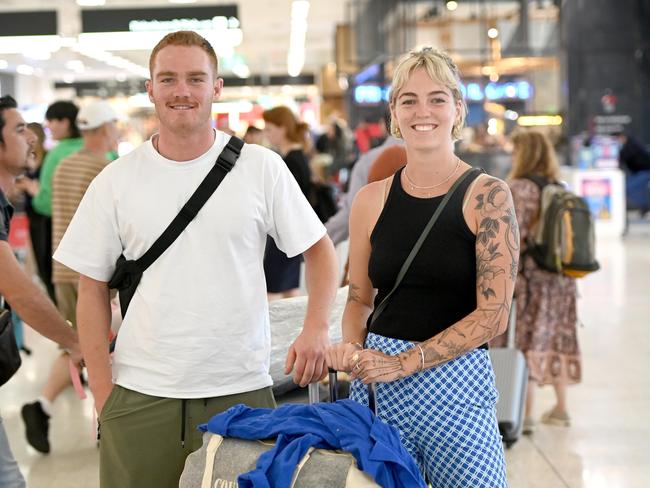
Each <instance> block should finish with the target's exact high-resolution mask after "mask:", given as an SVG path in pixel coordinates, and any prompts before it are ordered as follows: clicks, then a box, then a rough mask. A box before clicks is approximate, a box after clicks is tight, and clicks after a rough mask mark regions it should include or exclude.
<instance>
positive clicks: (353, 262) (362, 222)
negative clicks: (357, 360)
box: [327, 181, 385, 372]
mask: <svg viewBox="0 0 650 488" xmlns="http://www.w3.org/2000/svg"><path fill="white" fill-rule="evenodd" d="M384 184H385V182H383V181H381V182H377V183H371V184H370V185H367V186H365V187H363V188H362V189H361V190H360V191H359V193H358V194H357V196H356V197H355V199H354V202H353V203H352V209H351V211H350V251H349V252H350V285H349V287H350V288H349V292H348V301H347V303H346V305H345V310H344V312H343V320H342V329H343V341H342V342H341V343H340V344H334V345H333V346H331V347H330V350H329V351H328V355H327V362H328V366H329V367H330V368H334V369H336V370H338V371H348V372H349V371H350V370H351V368H352V366H353V364H350V362H351V358H352V356H353V355H354V354H355V352H357V351H358V350H360V349H362V347H363V343H364V341H365V338H366V335H367V334H368V331H367V329H366V322H367V320H368V317H369V316H370V314H371V313H372V310H373V301H374V299H375V295H376V293H377V291H376V290H375V289H374V288H373V286H372V283H371V281H370V277H369V276H368V261H369V259H370V234H371V233H372V230H373V229H374V227H375V224H376V222H377V219H378V217H379V214H380V213H381V208H382V206H383V200H382V198H383V187H384Z"/></svg>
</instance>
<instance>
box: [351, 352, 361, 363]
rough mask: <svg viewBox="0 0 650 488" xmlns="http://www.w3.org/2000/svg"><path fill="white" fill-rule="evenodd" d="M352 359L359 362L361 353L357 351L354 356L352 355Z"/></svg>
mask: <svg viewBox="0 0 650 488" xmlns="http://www.w3.org/2000/svg"><path fill="white" fill-rule="evenodd" d="M352 361H354V362H355V363H358V362H359V354H358V353H355V354H354V356H352Z"/></svg>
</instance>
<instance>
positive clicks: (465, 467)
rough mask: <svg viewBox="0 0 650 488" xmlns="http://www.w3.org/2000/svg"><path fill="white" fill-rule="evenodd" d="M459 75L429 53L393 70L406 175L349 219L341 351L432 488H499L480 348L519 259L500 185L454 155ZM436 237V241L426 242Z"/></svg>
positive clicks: (335, 353)
mask: <svg viewBox="0 0 650 488" xmlns="http://www.w3.org/2000/svg"><path fill="white" fill-rule="evenodd" d="M460 86H461V85H460V79H459V73H458V68H457V67H456V65H455V63H454V62H453V60H452V59H451V58H450V57H449V56H448V55H447V54H446V53H444V52H442V51H439V50H437V49H435V48H431V47H425V48H422V49H421V50H417V51H412V52H411V53H409V54H408V55H407V56H405V57H404V59H402V60H401V61H400V62H399V64H398V65H397V66H396V67H395V71H394V73H393V83H392V87H391V95H390V108H391V114H392V117H391V133H392V135H393V136H395V137H397V138H401V139H403V140H404V143H405V144H404V147H405V148H406V158H405V162H406V166H404V167H403V168H401V169H399V170H398V171H397V172H396V173H395V175H394V176H390V177H388V178H385V179H383V180H380V181H376V182H373V183H369V184H368V185H366V186H365V187H363V188H362V189H361V190H360V191H359V193H358V194H357V196H356V198H355V200H354V203H353V205H352V211H351V214H350V285H349V286H350V288H349V297H348V302H347V304H346V307H345V311H344V314H343V320H342V329H343V341H342V342H341V343H339V344H336V345H333V346H332V347H331V348H330V350H329V352H328V355H327V360H328V365H329V366H330V367H333V368H334V369H337V370H339V371H346V372H350V373H351V374H352V377H353V378H354V381H353V383H352V386H351V391H350V398H351V399H352V400H355V401H358V402H360V403H362V404H368V403H369V395H368V388H367V384H370V383H374V384H375V386H376V390H377V394H376V407H377V415H378V416H379V418H380V419H381V420H383V421H385V422H386V423H388V424H389V425H392V426H393V427H395V428H397V429H398V430H399V432H400V439H401V441H402V443H403V444H404V446H405V447H406V449H407V450H408V451H409V453H410V454H411V455H412V456H413V458H414V459H415V461H416V463H417V464H418V466H419V467H420V470H421V471H422V473H426V475H427V477H428V479H429V482H430V483H431V486H435V487H437V488H458V487H464V486H489V487H491V488H504V487H506V486H507V480H506V473H505V461H504V455H503V445H502V442H501V436H500V435H499V430H498V425H497V419H496V401H497V396H498V394H497V391H496V388H495V384H494V372H493V370H492V364H491V363H490V359H489V356H488V351H487V342H488V341H489V340H490V339H492V338H493V337H495V336H497V335H499V334H501V333H502V332H503V331H504V330H505V329H506V327H507V324H508V316H509V313H510V306H511V300H512V291H513V288H514V282H515V278H516V270H517V260H518V258H519V239H518V233H517V221H516V218H515V216H514V208H513V205H512V199H511V197H510V191H509V189H508V186H507V185H506V184H505V183H504V182H503V181H501V180H499V179H497V178H493V177H491V176H488V175H486V174H482V173H481V172H480V171H479V170H478V169H474V168H472V167H471V166H470V165H469V164H467V163H465V162H463V161H461V160H460V158H459V157H458V156H456V154H455V153H454V141H455V140H457V139H458V138H459V137H460V133H461V130H462V128H463V123H464V120H465V114H466V113H467V112H466V106H465V103H464V101H463V96H462V94H461V90H460ZM429 231H430V232H429Z"/></svg>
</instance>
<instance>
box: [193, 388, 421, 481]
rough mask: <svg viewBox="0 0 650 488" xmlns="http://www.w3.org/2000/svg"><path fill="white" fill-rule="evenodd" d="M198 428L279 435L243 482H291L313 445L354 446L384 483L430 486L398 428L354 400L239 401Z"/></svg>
mask: <svg viewBox="0 0 650 488" xmlns="http://www.w3.org/2000/svg"><path fill="white" fill-rule="evenodd" d="M198 428H199V430H201V431H203V432H205V431H210V432H212V433H215V434H219V435H222V436H224V437H237V438H239V439H248V440H257V439H269V438H277V441H276V444H275V447H274V448H273V449H271V450H269V451H267V452H265V453H264V454H262V455H261V456H260V457H259V458H258V460H257V466H256V468H255V469H254V470H253V471H250V472H248V473H244V474H241V475H240V476H239V478H238V480H237V482H238V483H239V486H240V487H242V488H249V487H250V488H272V487H273V488H288V487H289V486H290V484H291V478H292V476H293V472H294V470H295V467H296V465H297V464H298V463H299V462H300V460H301V459H302V458H303V456H304V455H305V454H306V453H307V451H308V450H309V448H310V447H314V448H320V449H341V450H343V451H347V452H350V453H351V454H352V455H353V456H354V458H355V459H356V461H357V465H358V467H359V469H361V470H362V471H364V472H366V473H368V474H369V475H370V476H372V477H373V478H374V480H375V481H376V482H377V483H378V484H379V485H380V486H382V487H385V488H389V487H409V488H410V487H413V488H416V487H423V488H426V484H425V482H424V479H423V478H422V474H421V473H420V470H419V469H418V466H417V464H416V463H415V461H414V460H413V458H412V457H411V455H410V454H409V453H408V452H407V451H406V449H405V448H404V446H402V443H401V442H400V439H399V433H398V431H397V429H395V428H394V427H392V426H389V425H387V424H385V423H384V422H382V421H381V420H379V419H378V418H377V417H375V415H374V414H373V413H372V412H371V411H370V410H369V409H368V408H367V407H365V406H363V405H360V404H359V403H357V402H354V401H352V400H339V401H337V402H334V403H317V404H314V405H303V404H285V405H282V406H281V407H279V408H277V409H270V408H250V407H247V406H245V405H235V406H234V407H232V408H230V409H229V410H227V411H225V412H223V413H221V414H218V415H215V416H214V417H212V418H211V419H210V420H209V421H208V423H207V424H201V425H199V427H198Z"/></svg>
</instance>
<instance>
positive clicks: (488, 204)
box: [475, 179, 519, 298]
mask: <svg viewBox="0 0 650 488" xmlns="http://www.w3.org/2000/svg"><path fill="white" fill-rule="evenodd" d="M497 183H499V180H496V179H490V180H488V181H487V182H486V183H485V185H483V186H485V187H487V188H489V191H488V192H487V194H483V193H481V194H480V195H478V196H477V197H476V202H477V203H476V207H475V208H476V210H478V211H479V214H480V216H481V223H480V225H479V231H478V233H477V234H476V239H477V240H478V241H479V243H481V244H483V245H484V246H489V242H490V241H491V240H492V239H494V238H495V237H496V236H497V234H498V233H499V231H500V229H501V223H503V224H504V225H505V226H506V246H507V248H508V252H509V254H510V258H511V259H510V279H511V280H513V281H514V280H515V279H516V278H517V266H518V264H517V263H518V262H519V226H518V225H517V219H516V217H515V213H514V210H513V208H512V206H511V205H510V204H509V198H508V193H507V192H506V190H505V188H504V187H503V185H502V184H497ZM497 246H498V244H497ZM495 251H496V249H495ZM492 259H494V258H492ZM479 266H480V265H479ZM484 295H485V293H484ZM486 298H487V296H486Z"/></svg>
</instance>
